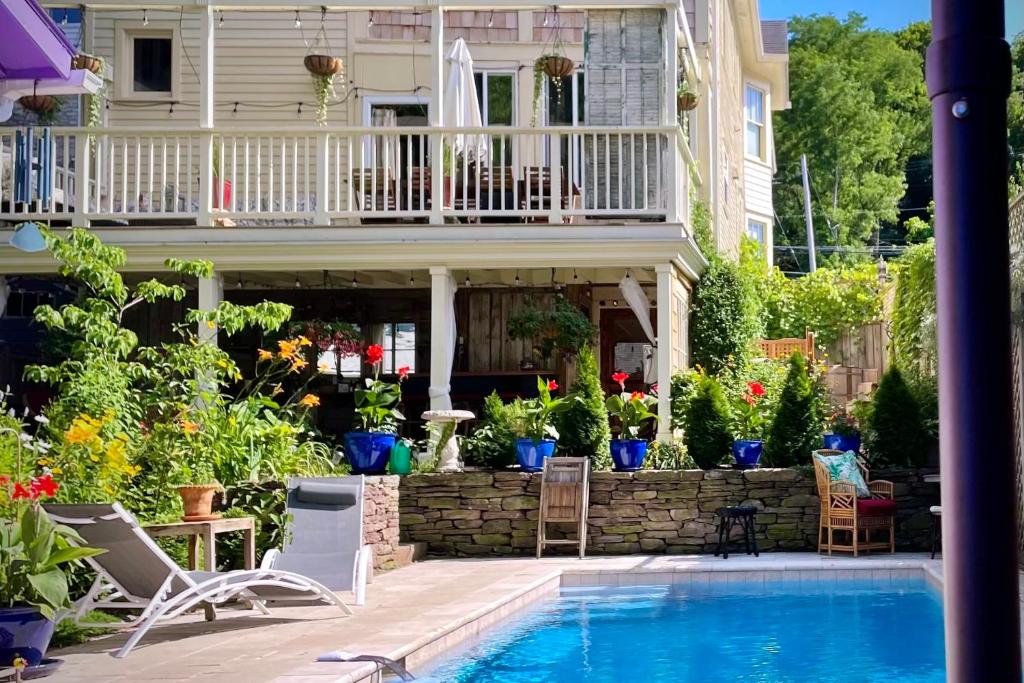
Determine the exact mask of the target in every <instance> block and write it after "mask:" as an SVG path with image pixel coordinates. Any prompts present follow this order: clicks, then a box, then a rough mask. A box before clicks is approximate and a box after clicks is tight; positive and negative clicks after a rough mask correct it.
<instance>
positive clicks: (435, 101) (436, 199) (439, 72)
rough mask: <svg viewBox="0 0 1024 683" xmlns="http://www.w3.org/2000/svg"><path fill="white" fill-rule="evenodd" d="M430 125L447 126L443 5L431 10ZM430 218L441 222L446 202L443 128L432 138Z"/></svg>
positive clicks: (432, 221) (434, 221)
mask: <svg viewBox="0 0 1024 683" xmlns="http://www.w3.org/2000/svg"><path fill="white" fill-rule="evenodd" d="M428 109H429V110H428V112H427V114H428V116H429V118H430V125H431V126H432V127H435V128H439V127H441V126H444V8H443V7H441V6H437V7H434V8H433V9H432V10H430V107H429V108H428ZM430 149H431V155H430V178H431V183H432V187H431V188H430V198H431V199H430V222H431V224H433V225H440V224H441V222H442V220H443V219H442V217H441V207H442V205H443V204H444V170H445V169H444V141H443V137H442V135H441V133H440V131H438V132H435V133H434V134H433V135H431V141H430Z"/></svg>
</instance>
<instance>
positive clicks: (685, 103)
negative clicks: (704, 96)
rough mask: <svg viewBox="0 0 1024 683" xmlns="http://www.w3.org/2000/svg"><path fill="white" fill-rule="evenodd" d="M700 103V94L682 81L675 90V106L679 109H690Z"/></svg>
mask: <svg viewBox="0 0 1024 683" xmlns="http://www.w3.org/2000/svg"><path fill="white" fill-rule="evenodd" d="M698 104H700V95H699V94H698V93H697V91H696V90H694V89H693V88H691V87H690V84H689V83H687V82H686V81H683V82H682V83H680V84H679V89H678V90H676V106H677V107H678V108H679V111H692V110H694V109H696V108H697V105H698Z"/></svg>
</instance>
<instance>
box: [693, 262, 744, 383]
mask: <svg viewBox="0 0 1024 683" xmlns="http://www.w3.org/2000/svg"><path fill="white" fill-rule="evenodd" d="M691 320H692V322H691V325H690V345H691V349H692V356H693V361H694V363H695V364H696V365H698V366H700V367H703V368H704V369H705V370H707V372H709V373H711V374H717V373H718V372H719V371H720V370H721V369H722V368H724V367H725V366H726V365H727V364H728V363H729V362H730V361H731V360H733V359H735V358H742V357H745V356H746V355H747V354H748V353H749V350H750V346H751V344H752V343H753V341H754V340H755V339H756V338H757V336H758V334H759V333H760V323H759V321H758V305H757V302H756V301H755V299H754V292H753V290H752V288H751V285H750V281H749V280H747V279H745V278H744V277H743V276H742V273H741V271H740V269H739V266H737V265H736V264H735V263H731V262H729V261H725V260H723V259H721V258H718V257H716V256H713V257H712V258H711V264H710V265H709V266H708V268H707V269H706V270H705V271H704V273H703V274H702V275H701V277H700V281H699V282H698V283H697V291H696V293H695V294H694V298H693V311H692V317H691Z"/></svg>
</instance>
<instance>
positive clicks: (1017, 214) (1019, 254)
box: [1010, 194, 1024, 567]
mask: <svg viewBox="0 0 1024 683" xmlns="http://www.w3.org/2000/svg"><path fill="white" fill-rule="evenodd" d="M1010 312H1011V313H1010V316H1011V317H1010V343H1011V347H1010V351H1011V358H1012V360H1013V427H1014V429H1013V445H1014V450H1015V451H1016V455H1017V551H1018V554H1019V557H1020V564H1021V566H1022V567H1024V194H1022V195H1020V196H1018V197H1017V199H1016V200H1014V201H1013V202H1012V203H1011V204H1010Z"/></svg>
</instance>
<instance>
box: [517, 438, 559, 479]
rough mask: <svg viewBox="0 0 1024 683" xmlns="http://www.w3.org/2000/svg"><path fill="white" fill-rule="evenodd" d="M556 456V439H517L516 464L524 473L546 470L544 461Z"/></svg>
mask: <svg viewBox="0 0 1024 683" xmlns="http://www.w3.org/2000/svg"><path fill="white" fill-rule="evenodd" d="M554 454H555V440H554V439H541V440H540V441H534V440H533V439H516V462H518V463H519V466H520V467H522V468H523V471H524V472H540V471H541V470H543V469H544V461H545V460H546V459H547V458H550V457H551V456H552V455H554Z"/></svg>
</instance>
